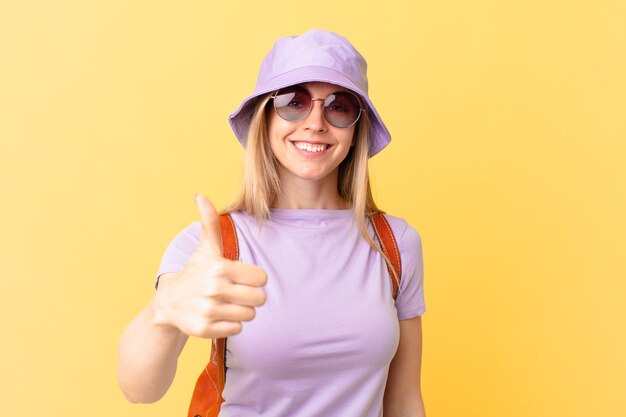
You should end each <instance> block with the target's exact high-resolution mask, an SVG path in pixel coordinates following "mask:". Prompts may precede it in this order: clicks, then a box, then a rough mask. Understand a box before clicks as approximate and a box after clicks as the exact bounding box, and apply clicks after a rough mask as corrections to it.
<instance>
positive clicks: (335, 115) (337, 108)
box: [324, 91, 361, 127]
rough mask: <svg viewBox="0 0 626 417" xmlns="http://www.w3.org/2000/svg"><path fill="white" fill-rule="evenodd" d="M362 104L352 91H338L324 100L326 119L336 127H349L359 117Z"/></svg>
mask: <svg viewBox="0 0 626 417" xmlns="http://www.w3.org/2000/svg"><path fill="white" fill-rule="evenodd" d="M360 108H361V105H360V104H359V100H358V99H357V98H356V96H355V95H354V94H352V93H349V92H347V91H338V92H336V93H333V94H331V95H330V96H328V97H327V98H326V101H325V102H324V112H325V114H326V119H328V121H329V122H330V123H331V124H332V125H333V126H335V127H348V126H350V125H351V124H353V123H354V122H356V120H357V119H358V117H359V114H360Z"/></svg>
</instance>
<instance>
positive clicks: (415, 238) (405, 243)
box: [389, 218, 426, 320]
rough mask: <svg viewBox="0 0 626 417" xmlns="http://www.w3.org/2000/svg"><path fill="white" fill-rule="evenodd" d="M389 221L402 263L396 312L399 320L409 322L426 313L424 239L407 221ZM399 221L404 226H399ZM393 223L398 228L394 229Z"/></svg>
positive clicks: (396, 219)
mask: <svg viewBox="0 0 626 417" xmlns="http://www.w3.org/2000/svg"><path fill="white" fill-rule="evenodd" d="M389 220H390V224H391V225H392V229H393V230H394V235H395V237H396V240H397V241H398V247H399V249H400V257H401V262H402V278H401V280H400V290H399V291H398V296H397V298H396V310H397V311H398V320H407V319H411V318H414V317H417V316H421V315H423V314H424V313H425V312H426V304H425V302H424V261H423V256H422V239H421V237H420V235H419V233H418V232H417V230H415V229H414V228H413V227H412V226H411V225H410V224H409V223H407V222H406V221H405V220H402V219H398V218H395V219H393V218H392V219H389ZM394 220H395V221H394ZM399 220H400V221H401V222H402V223H403V224H398V221H399ZM392 222H393V223H395V226H396V227H393V226H394V224H393V223H392Z"/></svg>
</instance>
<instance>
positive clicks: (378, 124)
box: [228, 66, 391, 157]
mask: <svg viewBox="0 0 626 417" xmlns="http://www.w3.org/2000/svg"><path fill="white" fill-rule="evenodd" d="M314 81H318V82H326V83H330V84H336V85H338V86H341V87H343V88H347V89H348V90H351V91H353V92H355V93H357V94H358V95H359V96H360V97H361V99H362V100H363V102H364V103H365V105H366V107H367V112H368V116H369V118H370V123H371V125H372V132H371V133H372V134H371V138H370V139H371V143H370V150H369V156H370V157H372V156H374V155H376V154H377V153H378V152H380V151H381V150H382V149H383V148H385V147H386V146H387V145H388V144H389V142H391V135H390V134H389V131H388V130H387V127H386V126H385V124H384V123H383V121H382V119H381V117H380V116H379V115H378V112H377V111H376V108H375V107H374V104H373V103H372V101H371V100H370V99H369V97H368V95H367V93H365V92H364V91H361V89H359V88H358V87H357V86H356V85H355V84H354V83H353V82H352V80H350V79H349V78H348V77H346V76H345V75H343V74H340V73H339V72H337V71H335V70H333V69H331V68H327V67H322V66H306V67H300V68H297V69H295V70H292V71H289V72H286V73H283V74H280V75H278V76H276V77H274V78H271V79H269V80H267V81H265V82H264V83H262V84H260V85H259V84H257V86H256V88H255V89H254V92H253V93H252V94H251V95H249V96H248V97H246V99H245V100H244V101H243V102H242V103H241V105H240V106H239V107H238V108H237V110H235V111H234V112H232V113H231V115H230V117H229V119H228V120H229V123H230V126H231V128H232V129H233V131H234V132H235V136H237V139H238V140H239V142H240V143H241V144H242V145H243V146H245V144H246V139H247V136H248V128H249V126H250V120H251V119H252V113H253V111H254V107H255V106H256V99H257V98H258V97H259V96H262V95H264V94H267V93H270V92H273V91H276V90H279V89H281V88H285V87H288V86H290V85H294V84H301V83H306V82H314Z"/></svg>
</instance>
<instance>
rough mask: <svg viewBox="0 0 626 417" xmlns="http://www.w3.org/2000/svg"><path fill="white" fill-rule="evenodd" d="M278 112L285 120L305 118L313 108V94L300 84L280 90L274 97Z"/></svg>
mask: <svg viewBox="0 0 626 417" xmlns="http://www.w3.org/2000/svg"><path fill="white" fill-rule="evenodd" d="M274 108H275V109H276V113H278V115H279V116H280V117H282V118H283V119H285V120H289V121H293V120H300V119H304V118H305V117H306V116H307V115H308V114H309V111H310V110H311V96H310V95H309V92H308V91H307V90H305V89H304V88H303V87H300V86H293V87H288V88H285V89H282V90H279V91H278V93H277V94H276V97H275V98H274Z"/></svg>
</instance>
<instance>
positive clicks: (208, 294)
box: [153, 194, 267, 339]
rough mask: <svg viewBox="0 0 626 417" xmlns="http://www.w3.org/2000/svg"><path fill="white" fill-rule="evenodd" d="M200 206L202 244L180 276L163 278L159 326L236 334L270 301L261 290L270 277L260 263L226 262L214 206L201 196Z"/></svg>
mask: <svg viewBox="0 0 626 417" xmlns="http://www.w3.org/2000/svg"><path fill="white" fill-rule="evenodd" d="M196 203H197V205H198V210H199V212H200V220H201V223H202V231H201V235H200V240H199V242H198V246H197V247H196V250H195V252H194V253H193V254H192V255H191V257H190V258H189V261H188V262H187V265H186V266H185V268H184V269H183V270H182V271H181V272H180V273H178V274H166V275H163V276H162V277H161V278H165V279H160V280H159V287H158V289H157V292H156V294H155V297H154V299H153V305H154V312H155V322H156V323H157V324H162V325H169V326H174V327H176V328H178V329H179V330H180V331H181V332H183V333H185V334H187V335H189V336H197V337H203V338H210V339H216V338H222V337H227V336H232V335H234V334H237V333H239V332H241V330H242V327H243V324H242V322H244V321H250V320H252V319H254V317H255V315H256V307H260V306H262V305H263V304H264V303H265V292H264V291H263V290H262V289H261V288H260V287H262V286H264V285H265V284H266V282H267V274H266V273H265V271H264V270H263V269H261V268H259V267H258V266H256V265H250V264H245V263H242V262H237V261H231V260H229V259H226V258H224V257H223V255H222V240H221V235H220V228H219V215H218V214H217V211H216V210H215V207H213V205H212V204H211V202H210V201H209V200H208V199H207V198H206V197H204V196H203V195H200V194H199V195H197V196H196Z"/></svg>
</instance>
